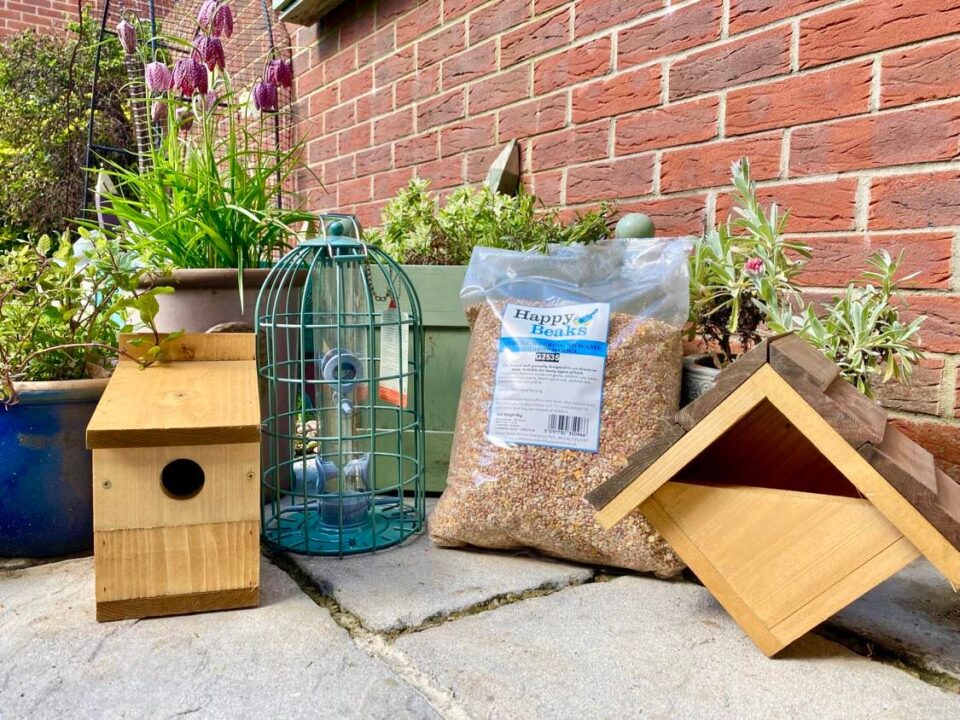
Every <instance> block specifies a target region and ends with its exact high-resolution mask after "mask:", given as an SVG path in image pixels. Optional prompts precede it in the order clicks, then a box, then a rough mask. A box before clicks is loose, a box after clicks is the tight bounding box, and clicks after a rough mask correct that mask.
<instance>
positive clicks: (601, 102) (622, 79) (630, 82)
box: [570, 65, 660, 123]
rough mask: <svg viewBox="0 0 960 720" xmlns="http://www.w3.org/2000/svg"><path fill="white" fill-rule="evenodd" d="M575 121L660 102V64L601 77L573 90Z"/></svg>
mask: <svg viewBox="0 0 960 720" xmlns="http://www.w3.org/2000/svg"><path fill="white" fill-rule="evenodd" d="M570 103H571V107H572V109H573V122H575V123H584V122H589V121H590V120H596V119H597V118H601V117H610V116H611V115H623V114H626V113H629V112H633V111H635V110H642V109H643V108H649V107H654V106H656V105H659V104H660V66H659V65H650V66H647V67H643V68H638V69H636V70H628V71H627V72H623V73H620V74H618V75H614V76H612V77H607V78H601V79H600V80H595V81H593V82H591V83H589V84H587V85H583V86H581V87H578V88H576V89H574V91H573V95H572V96H571V99H570Z"/></svg>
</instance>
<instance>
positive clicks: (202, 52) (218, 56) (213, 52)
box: [193, 35, 227, 70]
mask: <svg viewBox="0 0 960 720" xmlns="http://www.w3.org/2000/svg"><path fill="white" fill-rule="evenodd" d="M193 46H194V48H195V51H196V59H197V60H199V61H200V62H202V63H203V64H204V65H206V66H207V67H208V68H210V70H213V69H214V68H220V69H221V70H223V66H224V65H226V62H227V60H226V56H225V55H224V52H223V43H222V42H220V38H215V37H207V36H206V35H201V36H200V37H198V38H197V39H196V40H195V41H194V43H193Z"/></svg>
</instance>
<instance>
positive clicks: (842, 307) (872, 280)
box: [769, 250, 926, 397]
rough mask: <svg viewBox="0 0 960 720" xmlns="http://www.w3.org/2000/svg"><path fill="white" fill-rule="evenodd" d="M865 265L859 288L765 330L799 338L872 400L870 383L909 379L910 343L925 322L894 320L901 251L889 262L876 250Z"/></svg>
mask: <svg viewBox="0 0 960 720" xmlns="http://www.w3.org/2000/svg"><path fill="white" fill-rule="evenodd" d="M867 262H868V264H869V265H870V267H871V268H872V269H871V270H867V271H865V272H864V273H863V276H862V280H863V284H862V285H860V286H857V285H855V284H853V283H850V284H849V285H847V287H846V289H845V290H844V293H843V295H840V296H839V297H835V298H833V300H832V302H830V303H827V304H824V305H822V306H821V307H816V306H814V305H808V306H807V307H806V308H805V309H804V310H803V312H801V313H800V314H798V315H792V314H788V315H787V316H786V317H785V318H780V319H777V318H771V320H770V322H769V325H770V329H771V330H773V331H774V332H778V333H782V332H789V331H793V332H796V333H798V334H799V335H801V336H802V337H803V338H804V339H805V340H806V341H807V342H809V343H810V344H811V345H813V346H814V347H815V348H817V349H818V350H820V352H822V353H823V354H824V355H826V356H827V357H828V358H830V359H831V360H833V361H834V362H835V363H836V364H837V365H838V366H839V368H840V375H841V376H842V377H843V378H845V379H846V380H848V381H849V382H851V383H853V384H854V385H856V386H857V388H858V389H859V390H860V391H861V392H862V393H864V394H865V395H866V396H867V397H873V388H872V386H871V381H876V380H879V381H880V382H888V381H890V380H905V379H907V378H909V377H910V373H911V370H912V367H913V364H914V363H916V362H917V361H918V360H920V359H921V358H922V357H923V354H922V353H921V351H920V350H919V348H918V347H917V345H916V343H918V342H919V340H920V338H919V335H918V333H919V330H920V326H921V325H922V324H923V322H924V320H925V319H926V318H925V317H922V316H921V317H917V318H914V319H913V320H911V321H910V322H904V321H902V320H901V319H900V307H901V305H902V304H903V298H902V295H901V293H900V288H899V284H898V282H897V281H896V279H895V278H896V275H897V272H898V271H899V269H900V266H901V264H902V262H903V252H901V253H900V255H899V257H898V258H897V259H896V260H894V259H893V258H892V257H891V255H890V253H888V252H887V251H886V250H880V251H879V252H877V253H874V254H873V255H872V256H871V257H870V258H869V259H868V260H867ZM914 276H915V275H908V276H906V277H905V278H902V280H901V281H900V282H903V281H906V280H909V279H910V278H912V277H914Z"/></svg>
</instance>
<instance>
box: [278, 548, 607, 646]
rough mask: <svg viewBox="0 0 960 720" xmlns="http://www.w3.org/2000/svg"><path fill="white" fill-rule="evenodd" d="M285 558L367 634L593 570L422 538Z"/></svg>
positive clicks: (560, 583)
mask: <svg viewBox="0 0 960 720" xmlns="http://www.w3.org/2000/svg"><path fill="white" fill-rule="evenodd" d="M289 557H290V559H291V560H292V561H293V562H294V563H295V564H296V565H297V566H298V567H299V568H300V569H301V570H302V571H303V572H304V573H305V574H306V575H307V576H308V577H309V578H310V580H311V582H313V583H314V584H315V585H316V586H317V587H318V588H319V589H320V590H321V591H322V592H323V593H324V594H325V595H328V596H329V597H332V598H334V599H335V600H336V601H337V602H338V603H339V604H340V607H342V608H343V609H344V610H346V611H348V612H350V613H353V614H354V615H356V616H357V617H359V618H360V620H361V621H362V622H363V625H364V627H366V628H367V629H368V630H371V631H374V632H394V631H397V630H402V629H404V628H409V627H416V626H418V625H422V624H423V623H424V622H427V621H428V620H430V619H432V618H436V617H441V616H446V615H450V614H453V613H456V612H459V611H461V610H465V609H467V608H469V607H472V606H475V605H478V604H481V603H485V602H487V601H489V600H492V599H494V598H499V597H504V596H510V595H515V594H519V593H524V592H529V591H531V590H536V589H539V588H562V587H566V586H568V585H573V584H579V583H582V582H585V581H587V580H589V579H590V578H591V577H593V572H594V571H593V570H591V569H589V568H585V567H581V566H578V565H571V564H567V563H562V562H554V561H552V560H548V559H544V558H533V557H530V556H528V555H516V556H514V555H509V554H504V553H486V552H479V551H476V552H474V551H465V550H451V549H444V548H438V547H436V546H434V544H433V543H432V542H430V539H429V538H428V537H427V535H426V533H424V534H423V535H421V536H419V537H417V538H415V539H413V540H411V541H410V542H407V543H405V544H403V545H401V546H399V547H395V548H390V549H388V550H384V551H381V552H378V553H375V554H373V555H362V556H354V557H347V558H343V559H342V560H341V559H337V558H322V557H306V556H303V555H295V554H292V553H291V554H290V555H289Z"/></svg>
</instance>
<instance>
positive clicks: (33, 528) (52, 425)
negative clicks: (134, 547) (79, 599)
mask: <svg viewBox="0 0 960 720" xmlns="http://www.w3.org/2000/svg"><path fill="white" fill-rule="evenodd" d="M106 386H107V379H106V378H104V379H97V380H63V381H58V382H30V383H18V384H17V391H18V393H19V395H20V402H19V404H17V405H14V406H13V407H11V408H9V409H7V410H2V409H0V457H2V458H3V464H2V467H0V498H2V501H0V556H4V557H54V556H57V555H69V554H73V553H78V552H82V551H84V550H89V549H90V548H91V547H92V546H93V492H92V491H93V487H92V482H93V480H92V477H93V472H92V465H91V454H90V451H89V450H87V446H86V442H85V440H84V437H85V434H86V430H87V423H88V422H89V421H90V416H91V415H93V411H94V409H95V408H96V406H97V402H98V401H99V400H100V396H101V395H103V391H104V388H106Z"/></svg>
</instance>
